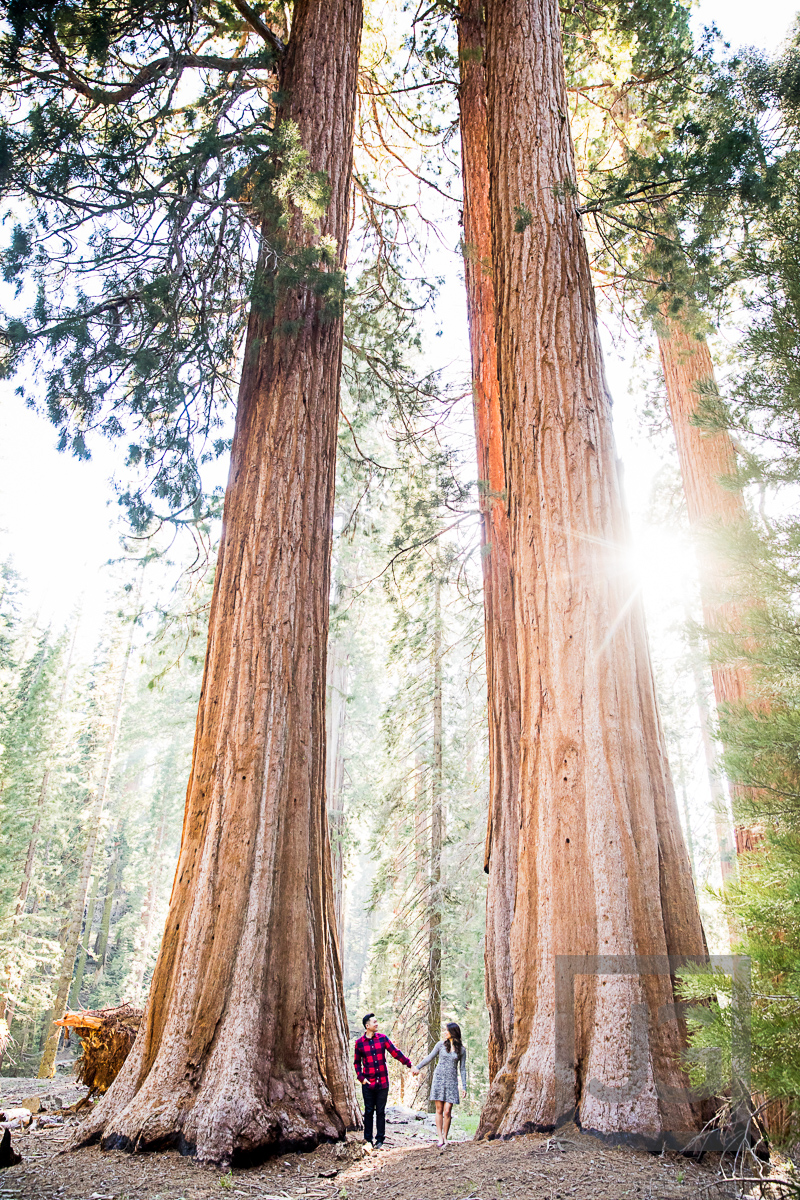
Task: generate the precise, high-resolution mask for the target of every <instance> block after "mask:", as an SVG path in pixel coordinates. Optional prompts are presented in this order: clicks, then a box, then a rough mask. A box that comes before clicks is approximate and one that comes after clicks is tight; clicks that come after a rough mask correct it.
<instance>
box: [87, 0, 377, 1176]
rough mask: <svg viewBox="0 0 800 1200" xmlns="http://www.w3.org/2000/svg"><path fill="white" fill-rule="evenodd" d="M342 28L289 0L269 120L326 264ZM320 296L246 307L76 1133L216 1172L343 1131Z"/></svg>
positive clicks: (333, 388) (351, 1121) (344, 74)
mask: <svg viewBox="0 0 800 1200" xmlns="http://www.w3.org/2000/svg"><path fill="white" fill-rule="evenodd" d="M361 20H362V5H361V0H297V3H296V4H295V6H294V14H293V22H292V32H291V37H290V40H289V45H288V48H287V52H286V57H285V60H284V62H283V64H282V71H281V81H280V82H281V94H282V96H283V101H282V103H283V107H282V109H281V111H280V112H279V114H278V119H279V120H289V121H293V122H294V123H295V124H296V126H297V129H298V132H299V135H300V141H301V143H302V145H303V147H304V148H305V149H306V150H307V152H308V154H309V159H310V167H311V168H312V169H313V170H315V171H322V172H325V174H326V175H327V178H328V183H329V186H330V201H329V203H328V206H327V209H326V211H325V213H324V215H323V216H322V217H321V218H320V220H319V221H318V223H317V225H316V227H315V228H314V229H310V228H309V227H308V225H307V223H306V222H305V221H304V219H303V216H302V214H301V213H299V212H298V211H297V210H294V209H292V211H291V215H290V221H289V227H288V231H287V235H288V244H289V247H290V248H291V249H298V248H302V247H306V248H308V247H311V246H314V245H316V244H317V243H318V241H319V239H320V238H321V237H323V238H330V239H332V242H333V244H334V246H335V253H336V265H337V266H338V268H340V269H342V268H343V266H344V259H345V248H346V237H347V215H348V201H349V194H350V184H351V174H352V142H353V121H354V112H355V96H356V71H357V65H358V53H359V45H360V34H361ZM266 234H267V237H268V240H272V241H274V240H275V238H276V237H277V236H279V231H276V230H274V229H270V228H267V230H266ZM264 282H265V286H268V285H269V280H268V279H267V280H265V281H264ZM325 303H326V302H325V299H324V297H322V296H321V295H320V294H319V293H318V289H314V288H312V287H309V286H306V285H304V284H302V283H301V284H297V285H294V284H293V285H292V286H291V287H289V286H288V285H284V286H283V288H282V290H278V289H277V288H276V291H275V307H274V310H273V311H272V312H265V311H263V310H262V308H261V307H260V305H259V304H258V303H257V302H256V301H255V300H254V303H253V305H252V307H251V314H250V321H249V327H248V333H247V343H246V348H245V358H244V370H243V375H242V381H241V385H240V391H239V405H238V411H237V418H236V429H235V434H234V440H233V447H232V451H231V467H230V476H229V481H228V490H227V495H226V499H225V513H224V521H223V533H222V540H221V546H220V556H219V561H218V564H217V572H216V578H215V583H214V595H213V600H212V606H211V614H210V623H209V640H208V650H207V654H206V666H205V674H204V679H203V687H202V692H201V697H200V707H199V711H198V717H197V732H196V736H195V747H194V756H193V761H192V770H191V777H190V780H189V787H188V792H187V801H186V814H185V818H184V830H183V839H182V844H181V851H180V857H179V860H178V867H177V871H176V876H175V883H174V886H173V892H172V898H171V901H170V909H169V914H168V917H167V923H166V929H165V932H164V939H163V943H162V947H161V952H160V954H159V959H158V962H157V964H156V969H155V972H154V976H153V983H152V986H151V990H150V996H149V1000H148V1004H147V1008H146V1013H145V1018H144V1020H143V1023H142V1028H141V1031H140V1035H139V1037H138V1038H137V1041H136V1044H135V1046H134V1048H133V1050H132V1051H131V1054H130V1056H129V1057H128V1060H127V1061H126V1064H125V1067H124V1069H123V1071H122V1073H121V1074H120V1076H119V1077H118V1079H117V1081H116V1082H115V1084H114V1086H113V1087H112V1089H111V1090H110V1092H109V1093H108V1095H107V1096H106V1098H105V1099H104V1100H103V1101H102V1102H101V1105H100V1107H99V1109H98V1111H97V1112H96V1113H93V1114H91V1116H90V1117H89V1125H88V1127H86V1133H83V1132H82V1134H81V1139H82V1140H86V1138H87V1137H91V1136H94V1135H97V1134H99V1133H102V1136H103V1140H102V1144H103V1145H104V1146H106V1147H114V1146H121V1147H126V1148H130V1149H143V1148H145V1147H148V1146H149V1147H155V1146H158V1145H163V1144H166V1143H177V1144H179V1145H180V1146H182V1147H184V1148H185V1149H187V1150H190V1151H192V1152H194V1153H195V1154H196V1156H197V1157H198V1158H199V1159H200V1160H201V1161H207V1162H215V1163H226V1162H229V1161H231V1160H232V1159H233V1158H234V1157H235V1156H237V1155H249V1154H253V1153H259V1152H263V1151H265V1150H267V1149H269V1148H272V1149H275V1148H277V1147H279V1146H301V1145H312V1144H315V1143H317V1142H319V1141H321V1140H326V1139H333V1138H340V1137H342V1136H343V1134H344V1132H345V1130H346V1129H347V1128H352V1127H355V1126H356V1125H357V1124H358V1123H359V1113H358V1108H357V1106H356V1103H355V1092H354V1087H353V1083H352V1080H351V1077H350V1072H349V1069H348V1061H347V1060H348V1054H347V1050H348V1030H347V1022H346V1017H345V1011H344V1004H343V1001H342V981H341V966H340V960H339V949H338V942H337V935H336V922H335V916H334V905H333V892H332V886H331V867H330V850H329V845H328V833H327V821H326V814H325V681H326V643H327V634H328V599H329V587H330V550H331V528H332V515H333V488H334V468H335V453H336V429H337V421H338V408H339V371H340V363H341V352H342V321H341V318H340V317H337V316H335V315H332V314H331V313H330V311H329V310H326V308H325Z"/></svg>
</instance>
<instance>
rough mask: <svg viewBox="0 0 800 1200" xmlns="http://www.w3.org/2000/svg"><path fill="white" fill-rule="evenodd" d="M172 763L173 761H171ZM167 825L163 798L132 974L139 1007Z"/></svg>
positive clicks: (158, 890) (135, 999) (133, 998)
mask: <svg viewBox="0 0 800 1200" xmlns="http://www.w3.org/2000/svg"><path fill="white" fill-rule="evenodd" d="M170 761H171V760H170ZM166 825H167V804H166V800H165V799H164V798H163V796H162V801H161V816H160V820H159V823H158V832H157V834H156V840H155V844H154V846H153V850H152V857H151V863H150V879H149V881H148V885H147V894H146V896H145V901H144V906H143V908H142V917H141V925H142V927H143V935H142V945H141V948H140V950H139V954H138V956H137V963H136V966H135V968H134V970H133V972H132V978H133V996H132V1003H133V1004H134V1005H136V1006H137V1007H138V1005H139V1004H141V1000H142V984H143V982H144V973H145V970H146V969H147V959H148V956H149V954H150V946H151V945H152V940H153V923H154V919H155V912H156V906H157V904H158V896H159V892H160V885H161V875H162V872H163V869H164V863H163V860H162V848H163V845H164V833H165V830H166Z"/></svg>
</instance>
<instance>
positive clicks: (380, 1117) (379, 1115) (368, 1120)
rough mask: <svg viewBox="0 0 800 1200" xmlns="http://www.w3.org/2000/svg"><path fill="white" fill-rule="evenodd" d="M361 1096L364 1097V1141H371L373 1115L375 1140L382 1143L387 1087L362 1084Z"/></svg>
mask: <svg viewBox="0 0 800 1200" xmlns="http://www.w3.org/2000/svg"><path fill="white" fill-rule="evenodd" d="M361 1095H362V1096H363V1097H364V1141H365V1142H371V1141H372V1114H373V1113H375V1125H376V1129H375V1134H376V1137H375V1140H376V1141H378V1142H382V1141H383V1139H384V1137H385V1136H386V1101H387V1100H388V1098H389V1089H388V1087H370V1086H369V1084H368V1083H362V1085H361Z"/></svg>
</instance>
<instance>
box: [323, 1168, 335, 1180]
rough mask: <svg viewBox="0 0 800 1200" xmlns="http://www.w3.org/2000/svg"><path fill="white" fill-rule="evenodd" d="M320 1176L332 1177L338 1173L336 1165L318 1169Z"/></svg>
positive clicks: (324, 1177)
mask: <svg viewBox="0 0 800 1200" xmlns="http://www.w3.org/2000/svg"><path fill="white" fill-rule="evenodd" d="M319 1174H320V1178H322V1179H334V1178H335V1177H336V1176H337V1175H338V1174H339V1169H338V1167H327V1168H326V1169H325V1170H324V1171H320V1173H319Z"/></svg>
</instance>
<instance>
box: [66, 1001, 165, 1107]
mask: <svg viewBox="0 0 800 1200" xmlns="http://www.w3.org/2000/svg"><path fill="white" fill-rule="evenodd" d="M143 1015H144V1014H143V1011H142V1009H141V1008H134V1007H133V1005H131V1004H119V1005H117V1006H116V1007H115V1008H99V1009H93V1010H89V1011H85V1012H67V1013H65V1014H64V1016H63V1017H62V1018H61V1020H60V1021H56V1024H57V1025H61V1026H62V1028H64V1029H69V1030H70V1031H72V1030H74V1032H75V1033H76V1034H77V1036H78V1037H79V1038H80V1041H81V1056H80V1058H79V1059H78V1064H77V1068H76V1072H75V1073H76V1075H77V1077H78V1079H79V1080H80V1082H81V1083H85V1084H86V1086H87V1087H88V1088H89V1095H90V1096H92V1095H98V1094H100V1095H102V1093H103V1092H107V1091H108V1089H109V1088H110V1087H111V1084H112V1083H113V1082H114V1080H115V1079H116V1077H117V1075H118V1074H119V1072H120V1068H121V1067H122V1064H123V1063H124V1062H125V1059H126V1058H127V1057H128V1054H129V1052H130V1049H131V1046H132V1045H133V1043H134V1041H135V1040H136V1034H137V1032H138V1029H139V1025H140V1024H141V1020H142V1016H143Z"/></svg>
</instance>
